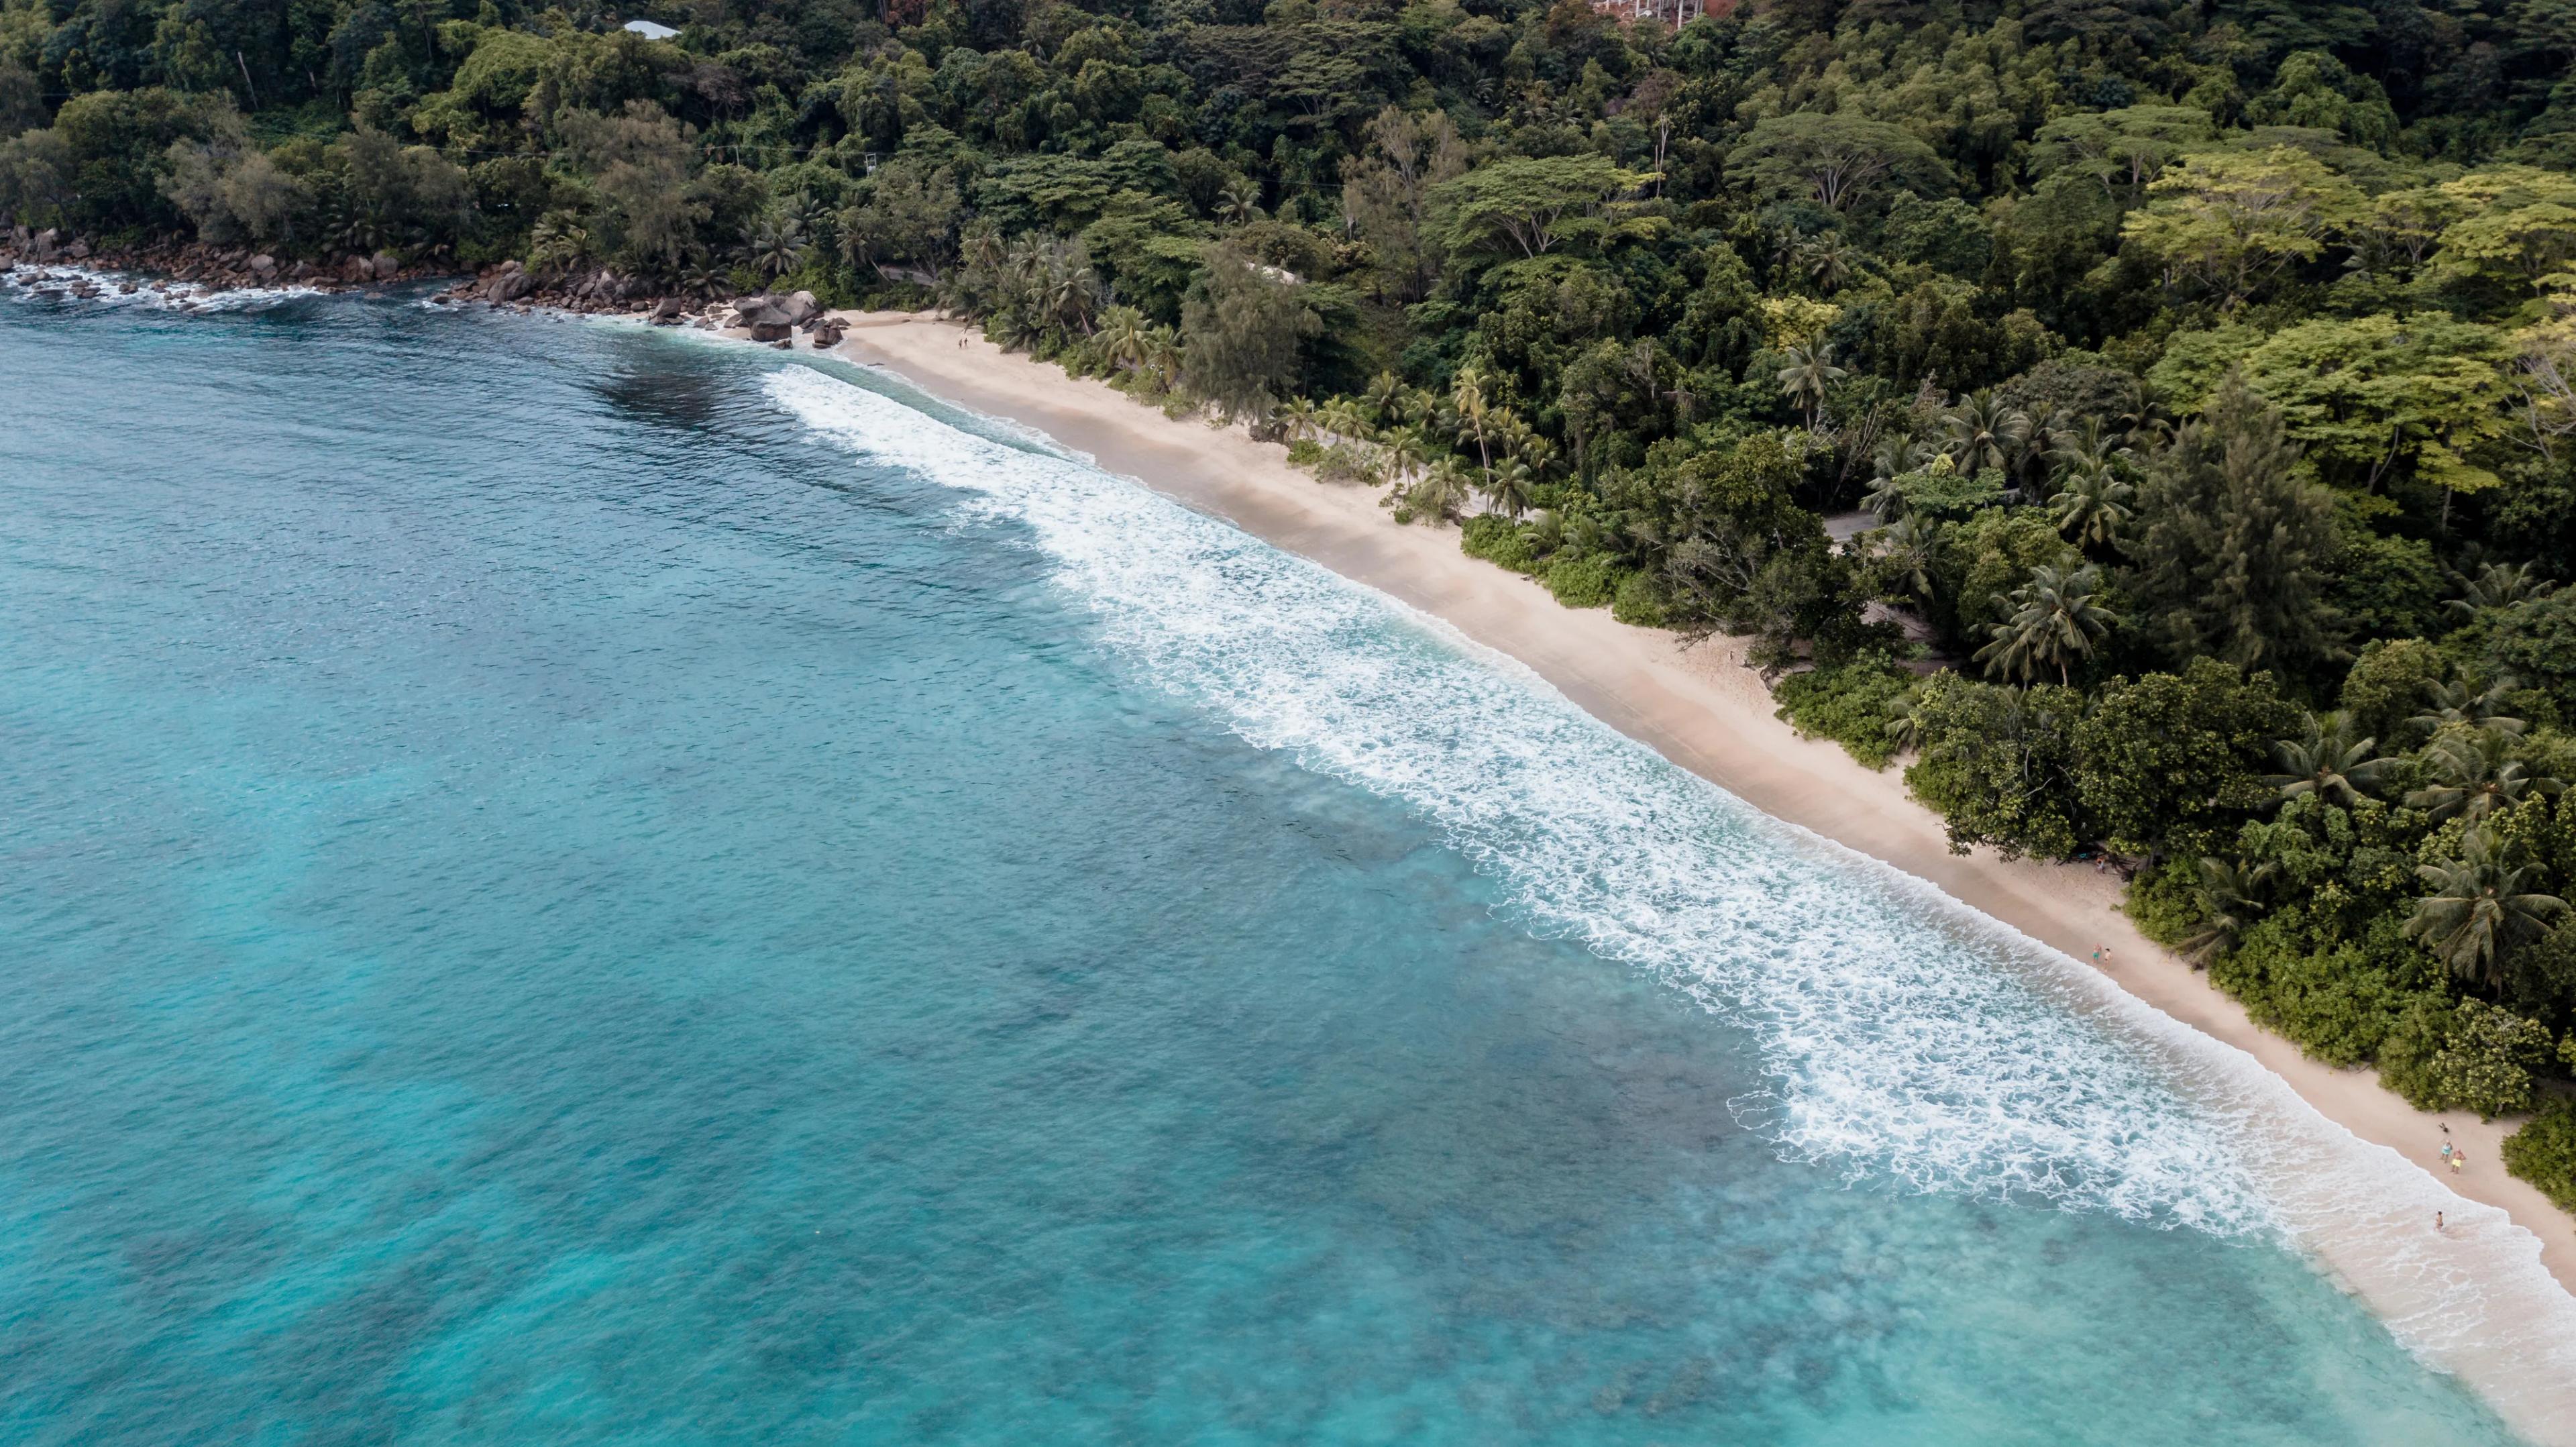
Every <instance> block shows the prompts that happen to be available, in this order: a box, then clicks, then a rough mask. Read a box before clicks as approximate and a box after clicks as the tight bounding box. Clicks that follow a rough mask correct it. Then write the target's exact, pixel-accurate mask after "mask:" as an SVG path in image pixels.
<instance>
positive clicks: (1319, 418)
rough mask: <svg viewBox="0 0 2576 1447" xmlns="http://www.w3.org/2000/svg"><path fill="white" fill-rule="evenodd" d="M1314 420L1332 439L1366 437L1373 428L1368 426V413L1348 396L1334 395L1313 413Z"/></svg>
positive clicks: (1344, 440)
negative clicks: (1320, 408)
mask: <svg viewBox="0 0 2576 1447" xmlns="http://www.w3.org/2000/svg"><path fill="white" fill-rule="evenodd" d="M1315 421H1316V422H1317V424H1318V425H1320V426H1321V427H1322V428H1323V429H1324V431H1325V432H1326V433H1328V434H1330V435H1331V436H1332V437H1333V438H1334V440H1336V441H1341V442H1348V441H1352V440H1355V439H1357V438H1361V437H1366V436H1368V435H1369V433H1370V432H1372V431H1374V430H1375V429H1373V428H1371V427H1370V426H1369V420H1368V414H1367V413H1365V412H1362V411H1361V410H1360V406H1359V404H1358V403H1356V402H1354V401H1352V400H1351V399H1350V398H1348V397H1336V398H1334V399H1333V400H1332V401H1330V402H1327V403H1325V404H1324V405H1323V408H1322V410H1320V411H1318V412H1317V413H1316V414H1315Z"/></svg>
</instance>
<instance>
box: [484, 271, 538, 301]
mask: <svg viewBox="0 0 2576 1447" xmlns="http://www.w3.org/2000/svg"><path fill="white" fill-rule="evenodd" d="M536 289H537V279H536V278H535V277H533V276H530V275H528V274H527V273H526V272H524V271H520V270H517V269H516V268H512V269H510V270H507V271H504V272H502V273H501V274H500V275H498V276H495V277H493V278H492V279H491V280H490V281H489V282H486V283H485V284H484V287H483V295H484V296H486V297H488V298H490V299H491V300H492V301H493V302H494V303H495V304H507V303H509V302H514V301H517V300H519V299H520V298H521V297H524V296H526V295H528V294H529V293H530V292H533V291H535V290H536Z"/></svg>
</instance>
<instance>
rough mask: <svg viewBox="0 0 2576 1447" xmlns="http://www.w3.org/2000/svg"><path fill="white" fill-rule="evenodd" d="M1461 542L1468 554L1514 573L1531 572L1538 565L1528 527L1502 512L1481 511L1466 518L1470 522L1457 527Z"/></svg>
mask: <svg viewBox="0 0 2576 1447" xmlns="http://www.w3.org/2000/svg"><path fill="white" fill-rule="evenodd" d="M1458 546H1459V547H1460V548H1461V549H1463V550H1464V551H1465V552H1466V554H1467V556H1468V557H1471V558H1482V559H1484V560H1485V561H1486V562H1489V563H1492V564H1494V565H1495V566H1496V567H1501V568H1509V569H1511V570H1512V571H1513V572H1515V573H1527V572H1532V571H1534V570H1535V569H1536V568H1537V566H1538V564H1537V562H1536V561H1535V560H1534V559H1532V558H1531V557H1530V545H1529V533H1528V531H1527V530H1525V529H1524V528H1522V527H1521V525H1520V524H1519V523H1516V522H1513V521H1512V520H1511V519H1510V518H1507V517H1504V516H1502V515H1501V514H1499V513H1490V512H1489V513H1478V514H1477V515H1476V516H1474V517H1471V518H1469V519H1467V525H1466V526H1465V527H1462V528H1460V529H1459V530H1458Z"/></svg>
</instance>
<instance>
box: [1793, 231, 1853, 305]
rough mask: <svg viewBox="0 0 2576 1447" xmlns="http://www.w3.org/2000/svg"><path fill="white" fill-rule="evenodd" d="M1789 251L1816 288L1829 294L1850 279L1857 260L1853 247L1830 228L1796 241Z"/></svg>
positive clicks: (1798, 266)
mask: <svg viewBox="0 0 2576 1447" xmlns="http://www.w3.org/2000/svg"><path fill="white" fill-rule="evenodd" d="M1789 254H1790V258H1791V260H1792V261H1793V262H1794V263H1795V264H1796V266H1797V268H1798V269H1799V270H1800V271H1803V272H1805V273H1806V274H1807V279H1808V280H1809V281H1812V282H1814V283H1815V284H1816V290H1818V291H1821V292H1824V293H1825V294H1827V295H1829V296H1830V295H1832V294H1833V293H1834V292H1835V291H1837V290H1840V289H1841V287H1842V284H1843V283H1844V282H1846V281H1849V280H1851V274H1852V269H1853V267H1854V265H1855V264H1856V262H1855V258H1854V254H1853V252H1852V249H1851V248H1850V247H1848V246H1845V245H1844V244H1843V239H1842V236H1841V234H1840V233H1838V232H1832V231H1827V232H1824V233H1822V234H1821V235H1816V236H1810V237H1808V238H1806V239H1805V240H1803V241H1800V242H1798V243H1797V244H1796V245H1795V246H1793V247H1791V248H1790V252H1789Z"/></svg>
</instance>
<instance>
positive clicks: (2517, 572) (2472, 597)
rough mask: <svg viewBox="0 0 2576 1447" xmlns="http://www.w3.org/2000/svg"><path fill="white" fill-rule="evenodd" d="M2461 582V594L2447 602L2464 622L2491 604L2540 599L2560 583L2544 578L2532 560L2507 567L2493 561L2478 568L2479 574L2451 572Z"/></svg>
mask: <svg viewBox="0 0 2576 1447" xmlns="http://www.w3.org/2000/svg"><path fill="white" fill-rule="evenodd" d="M2451 576H2452V578H2453V580H2454V581H2456V582H2458V583H2459V585H2460V596H2458V597H2456V598H2454V599H2452V600H2451V601H2450V603H2449V604H2448V605H2447V606H2448V607H2449V609H2450V612H2451V616H2452V617H2453V618H2454V619H2455V620H2457V621H2459V622H2462V623H2466V622H2468V621H2469V620H2470V619H2472V618H2475V617H2476V616H2478V614H2479V612H2481V611H2482V610H2484V609H2488V608H2510V607H2512V606H2513V605H2514V604H2516V603H2521V602H2526V601H2536V600H2538V599H2541V598H2546V597H2548V596H2549V595H2550V594H2551V593H2552V592H2554V591H2556V587H2557V585H2555V584H2553V583H2550V582H2548V581H2547V580H2545V579H2543V578H2542V577H2541V576H2540V575H2539V574H2538V573H2537V572H2536V571H2534V570H2533V567H2532V565H2531V564H2529V563H2522V564H2519V565H2517V566H2514V567H2507V566H2505V565H2504V564H2502V563H2489V564H2487V565H2486V566H2485V567H2483V568H2480V569H2478V575H2477V576H2476V577H2475V578H2462V577H2460V576H2459V575H2458V574H2457V573H2454V574H2452V575H2451Z"/></svg>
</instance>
